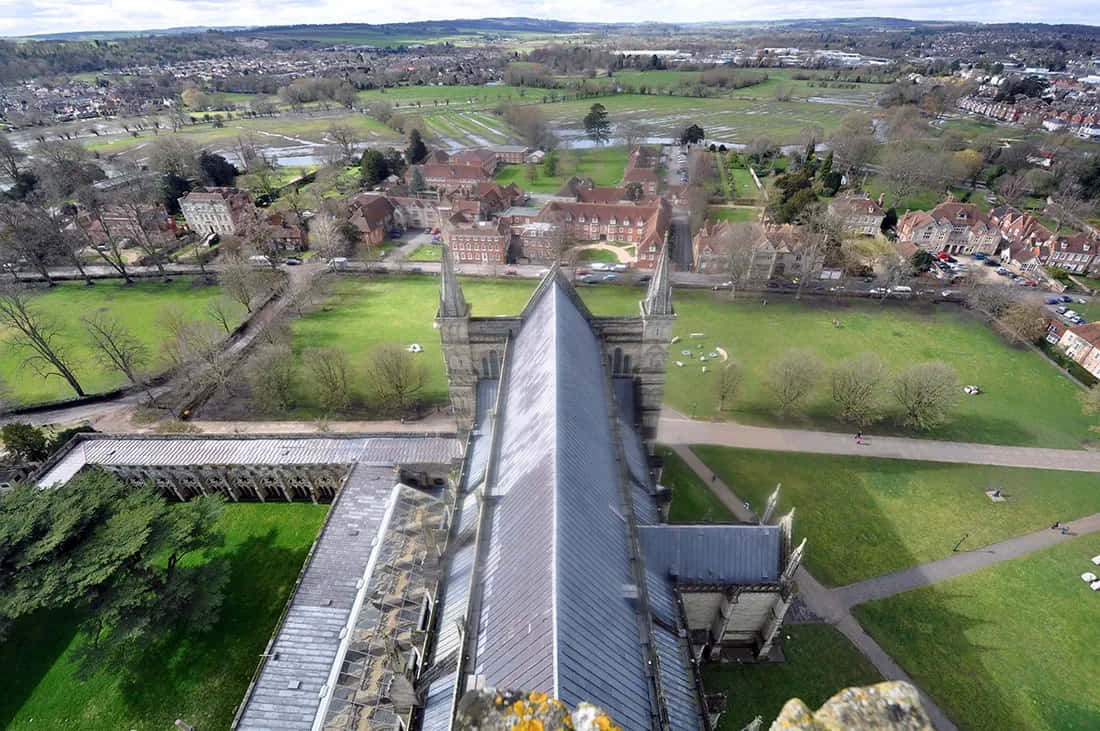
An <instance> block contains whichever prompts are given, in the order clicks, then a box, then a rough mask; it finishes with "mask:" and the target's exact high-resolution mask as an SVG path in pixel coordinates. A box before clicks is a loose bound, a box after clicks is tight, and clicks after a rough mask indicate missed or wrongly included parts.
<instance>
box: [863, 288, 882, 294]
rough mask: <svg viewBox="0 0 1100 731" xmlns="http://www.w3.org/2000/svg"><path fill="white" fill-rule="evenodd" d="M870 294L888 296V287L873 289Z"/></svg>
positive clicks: (869, 291)
mask: <svg viewBox="0 0 1100 731" xmlns="http://www.w3.org/2000/svg"><path fill="white" fill-rule="evenodd" d="M867 293H868V294H886V287H872V288H871V289H870V290H868V292H867Z"/></svg>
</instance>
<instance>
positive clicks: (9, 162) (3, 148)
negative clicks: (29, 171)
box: [0, 135, 27, 181]
mask: <svg viewBox="0 0 1100 731" xmlns="http://www.w3.org/2000/svg"><path fill="white" fill-rule="evenodd" d="M26 156H27V155H26V153H24V152H23V151H22V150H20V149H19V148H18V147H16V146H15V145H13V144H12V141H11V140H10V139H8V136H7V135H0V176H3V177H4V178H5V179H6V180H11V181H15V179H16V178H18V177H19V173H20V172H21V170H22V168H21V163H22V162H23V158H25V157H26Z"/></svg>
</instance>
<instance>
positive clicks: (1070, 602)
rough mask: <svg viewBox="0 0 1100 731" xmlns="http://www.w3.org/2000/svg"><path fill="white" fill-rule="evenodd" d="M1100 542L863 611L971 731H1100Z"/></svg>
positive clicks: (859, 610)
mask: <svg viewBox="0 0 1100 731" xmlns="http://www.w3.org/2000/svg"><path fill="white" fill-rule="evenodd" d="M1097 554H1100V534H1095V533H1094V534H1092V535H1088V536H1083V537H1080V538H1077V539H1074V540H1071V541H1068V542H1066V543H1063V544H1061V545H1058V546H1055V547H1053V548H1048V549H1046V550H1043V551H1040V552H1038V553H1035V554H1032V555H1030V556H1026V557H1023V558H1018V559H1015V560H1013V561H1007V562H1005V563H1001V564H998V565H996V566H992V567H990V568H987V569H983V570H981V571H977V572H974V573H971V574H966V575H964V576H960V577H958V578H955V579H951V580H949V581H944V582H941V583H938V584H935V585H933V586H928V587H923V588H921V589H916V590H914V591H909V592H906V593H904V594H900V595H898V596H894V597H890V598H888V599H883V600H881V601H877V602H872V603H870V604H865V605H863V606H859V607H856V608H855V613H856V616H857V617H858V619H859V621H860V622H861V623H862V624H863V626H864V627H866V628H867V629H868V631H869V632H870V633H871V634H872V635H873V636H874V637H875V639H876V640H878V642H879V643H880V644H881V645H882V646H883V648H884V649H885V650H886V651H887V652H888V653H890V655H891V656H892V657H893V658H894V659H895V660H897V661H898V662H899V663H900V664H901V666H902V667H903V668H905V670H906V671H908V672H909V673H910V674H911V675H912V676H913V679H914V680H915V681H916V682H917V683H918V684H919V685H920V687H921V688H922V689H923V690H925V691H927V692H928V693H929V694H930V695H931V696H932V697H933V698H934V699H935V700H936V702H937V703H938V704H939V705H940V706H941V707H942V708H943V709H944V710H945V711H946V712H947V714H948V715H949V716H950V717H951V719H952V720H953V721H955V722H956V723H957V724H958V725H959V727H960V728H962V729H1036V730H1041V729H1049V730H1050V731H1073V730H1075V729H1078V730H1080V731H1086V730H1091V729H1096V728H1100V695H1098V694H1097V692H1096V691H1097V679H1100V653H1098V652H1097V648H1098V647H1100V621H1097V618H1098V617H1100V604H1098V602H1100V596H1097V592H1093V591H1090V590H1089V588H1088V585H1086V584H1085V583H1084V582H1083V581H1081V579H1080V578H1079V576H1080V574H1081V573H1083V572H1085V571H1088V570H1091V571H1093V572H1094V573H1095V572H1096V567H1095V566H1093V565H1092V564H1091V563H1090V562H1089V557H1090V556H1095V555H1097Z"/></svg>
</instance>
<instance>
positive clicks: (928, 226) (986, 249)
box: [897, 195, 1001, 255]
mask: <svg viewBox="0 0 1100 731" xmlns="http://www.w3.org/2000/svg"><path fill="white" fill-rule="evenodd" d="M897 231H898V240H899V241H902V242H907V243H912V244H915V245H916V246H918V247H920V248H921V249H924V250H925V251H929V252H933V253H935V252H938V251H946V252H949V253H951V254H978V253H981V254H986V255H989V254H995V253H997V249H998V248H999V247H1000V246H1001V232H1000V230H999V229H998V228H997V226H996V225H994V224H993V222H992V221H990V219H989V217H987V216H986V215H985V214H984V213H982V212H981V210H979V209H978V207H977V206H975V205H973V204H970V203H960V202H959V201H958V200H957V199H956V198H955V197H954V196H952V195H949V196H948V197H947V200H945V201H944V202H943V203H940V204H939V205H938V206H936V207H935V208H933V209H932V210H931V211H906V212H905V215H903V216H902V217H901V218H900V219H899V220H898V226H897Z"/></svg>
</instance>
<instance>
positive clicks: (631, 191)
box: [623, 182, 645, 202]
mask: <svg viewBox="0 0 1100 731" xmlns="http://www.w3.org/2000/svg"><path fill="white" fill-rule="evenodd" d="M644 197H645V188H643V187H642V184H641V183H638V182H633V183H627V184H626V185H624V186H623V200H628V201H634V202H638V201H640V200H641V199H642V198H644Z"/></svg>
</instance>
